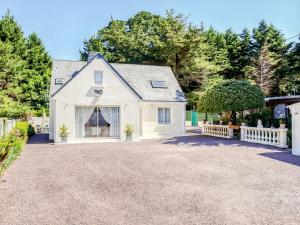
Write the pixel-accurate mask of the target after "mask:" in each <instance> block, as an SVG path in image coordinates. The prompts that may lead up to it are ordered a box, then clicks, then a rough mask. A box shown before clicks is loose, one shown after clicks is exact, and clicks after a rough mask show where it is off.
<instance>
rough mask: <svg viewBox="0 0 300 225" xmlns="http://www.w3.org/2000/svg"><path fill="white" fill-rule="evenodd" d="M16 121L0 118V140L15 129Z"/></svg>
mask: <svg viewBox="0 0 300 225" xmlns="http://www.w3.org/2000/svg"><path fill="white" fill-rule="evenodd" d="M16 121H17V120H14V119H11V120H9V119H5V118H0V138H1V137H3V136H4V135H6V134H8V133H9V132H10V131H11V130H12V129H13V128H14V127H15V125H16Z"/></svg>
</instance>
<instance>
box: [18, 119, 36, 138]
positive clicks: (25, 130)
mask: <svg viewBox="0 0 300 225" xmlns="http://www.w3.org/2000/svg"><path fill="white" fill-rule="evenodd" d="M15 129H16V130H18V131H19V133H20V136H21V137H23V138H25V137H30V136H32V135H33V134H34V129H33V127H32V125H31V124H29V123H28V122H27V121H17V122H16V125H15ZM32 130H33V131H32Z"/></svg>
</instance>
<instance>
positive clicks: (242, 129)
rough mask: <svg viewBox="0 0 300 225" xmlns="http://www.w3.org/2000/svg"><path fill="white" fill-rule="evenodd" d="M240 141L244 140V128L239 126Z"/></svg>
mask: <svg viewBox="0 0 300 225" xmlns="http://www.w3.org/2000/svg"><path fill="white" fill-rule="evenodd" d="M240 128H241V141H243V140H244V137H245V130H244V126H241V127H240Z"/></svg>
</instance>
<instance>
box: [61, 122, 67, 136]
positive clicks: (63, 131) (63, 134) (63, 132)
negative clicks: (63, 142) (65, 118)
mask: <svg viewBox="0 0 300 225" xmlns="http://www.w3.org/2000/svg"><path fill="white" fill-rule="evenodd" d="M68 135H69V129H68V127H67V126H66V125H65V124H63V125H62V126H61V127H60V128H59V136H60V137H68Z"/></svg>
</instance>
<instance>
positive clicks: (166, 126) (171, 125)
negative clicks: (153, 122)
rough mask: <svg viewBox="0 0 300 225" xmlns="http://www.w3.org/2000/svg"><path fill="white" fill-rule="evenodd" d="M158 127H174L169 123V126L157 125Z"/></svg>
mask: <svg viewBox="0 0 300 225" xmlns="http://www.w3.org/2000/svg"><path fill="white" fill-rule="evenodd" d="M157 126H158V127H171V126H173V124H171V123H169V124H157Z"/></svg>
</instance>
